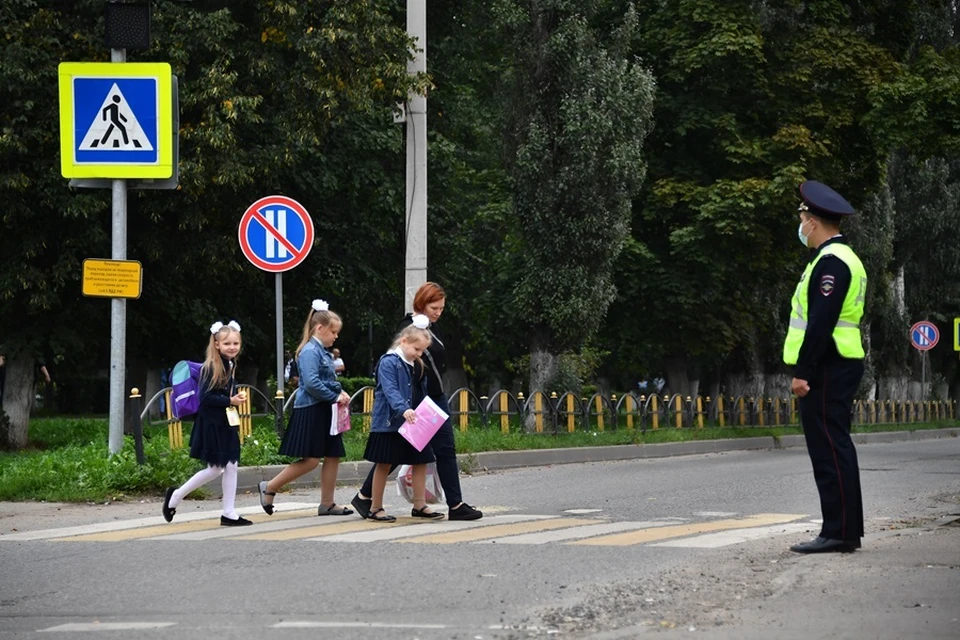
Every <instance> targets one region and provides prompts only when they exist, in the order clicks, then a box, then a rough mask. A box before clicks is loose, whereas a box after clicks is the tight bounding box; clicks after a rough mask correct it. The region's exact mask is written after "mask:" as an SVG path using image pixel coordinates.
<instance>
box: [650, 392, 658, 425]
mask: <svg viewBox="0 0 960 640" xmlns="http://www.w3.org/2000/svg"><path fill="white" fill-rule="evenodd" d="M657 402H659V398H657V396H656V394H654V395H652V396H650V410H651V411H652V412H653V416H652V420H651V422H650V428H651V429H654V430H656V429H658V428H659V427H660V412H659V411H658V410H657Z"/></svg>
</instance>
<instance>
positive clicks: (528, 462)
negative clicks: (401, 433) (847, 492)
mask: <svg viewBox="0 0 960 640" xmlns="http://www.w3.org/2000/svg"><path fill="white" fill-rule="evenodd" d="M957 437H960V428H948V429H929V430H923V431H889V432H883V433H860V434H854V436H853V441H854V443H856V444H858V445H860V444H877V443H884V442H909V441H915V440H917V441H919V440H935V439H939V438H957ZM802 446H805V442H804V437H803V436H801V435H788V436H781V437H777V436H763V437H758V438H731V439H724V440H698V441H695V442H663V443H657V444H619V445H610V446H603V447H569V448H564V449H524V450H522V451H485V452H482V453H462V454H459V455H458V456H457V461H458V462H459V464H460V468H461V469H462V470H463V471H464V472H465V473H471V474H472V473H489V472H492V471H502V470H505V469H518V468H524V467H540V466H545V465H553V464H577V463H583V462H612V461H621V460H642V459H646V458H669V457H673V456H688V455H700V454H704V453H721V452H724V451H755V450H758V449H787V448H793V447H802ZM281 469H283V465H269V466H265V467H240V470H239V473H238V474H237V476H238V477H237V490H238V491H256V490H257V484H258V483H259V482H260V481H261V480H269V479H270V478H272V477H273V476H275V475H277V474H278V473H279V472H280V470H281ZM369 470H370V463H369V462H366V461H365V460H361V461H358V462H342V463H340V470H339V473H338V474H337V483H338V484H340V485H350V484H360V483H361V482H363V479H364V478H365V477H366V475H367V473H368V471H369ZM319 485H320V470H319V469H317V470H316V471H313V472H311V473H309V474H307V475H305V476H302V477H300V478H297V479H296V480H294V481H293V482H291V483H290V484H288V485H287V487H288V488H291V489H292V488H305V487H316V486H319ZM203 488H204V489H205V490H206V491H209V492H210V493H211V494H215V495H219V492H220V479H219V478H218V479H216V480H214V481H213V482H210V483H208V484H206V485H204V487H203Z"/></svg>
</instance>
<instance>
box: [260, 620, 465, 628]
mask: <svg viewBox="0 0 960 640" xmlns="http://www.w3.org/2000/svg"><path fill="white" fill-rule="evenodd" d="M270 628H271V629H358V628H359V629H370V628H373V629H446V628H447V625H445V624H409V623H405V622H313V621H311V620H290V621H287V622H278V623H276V624H272V625H270Z"/></svg>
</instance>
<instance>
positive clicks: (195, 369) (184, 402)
mask: <svg viewBox="0 0 960 640" xmlns="http://www.w3.org/2000/svg"><path fill="white" fill-rule="evenodd" d="M202 366H203V365H202V364H200V363H199V362H191V361H190V360H181V361H180V362H178V363H177V364H175V365H174V367H173V373H171V374H170V384H171V385H172V386H173V392H172V393H171V394H170V408H171V411H172V412H173V417H174V418H176V419H177V420H181V419H183V418H188V417H190V416H192V415H193V414H195V413H196V412H197V410H198V409H199V408H200V367H202Z"/></svg>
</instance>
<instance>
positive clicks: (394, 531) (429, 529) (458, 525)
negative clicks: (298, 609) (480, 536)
mask: <svg viewBox="0 0 960 640" xmlns="http://www.w3.org/2000/svg"><path fill="white" fill-rule="evenodd" d="M555 517H556V516H521V515H511V516H490V517H484V518H483V519H482V520H467V521H458V520H455V521H453V522H449V521H445V520H444V521H440V522H431V523H429V524H419V523H418V524H411V525H407V526H405V527H390V528H386V529H378V530H376V531H358V532H354V533H341V534H337V535H334V536H318V537H316V538H308V540H313V541H318V542H382V541H384V540H397V539H400V538H411V537H413V536H421V535H427V534H430V533H446V532H448V531H459V530H462V529H475V528H477V527H490V526H493V525H496V524H509V523H512V522H528V521H530V520H547V519H550V518H555ZM370 526H372V527H375V526H377V523H375V522H371V523H370Z"/></svg>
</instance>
